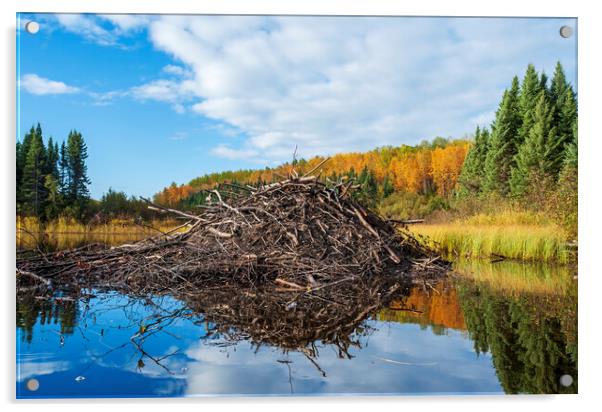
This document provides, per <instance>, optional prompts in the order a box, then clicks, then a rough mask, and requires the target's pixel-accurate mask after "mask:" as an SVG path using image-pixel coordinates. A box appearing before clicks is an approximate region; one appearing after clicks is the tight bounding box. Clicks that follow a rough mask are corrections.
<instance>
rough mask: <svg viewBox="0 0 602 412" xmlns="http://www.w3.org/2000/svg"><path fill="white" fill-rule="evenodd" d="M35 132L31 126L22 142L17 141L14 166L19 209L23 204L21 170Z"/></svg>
mask: <svg viewBox="0 0 602 412" xmlns="http://www.w3.org/2000/svg"><path fill="white" fill-rule="evenodd" d="M35 134H36V130H35V128H34V127H33V126H31V129H30V130H29V132H28V133H25V136H24V137H23V141H22V142H17V158H16V166H17V171H16V175H17V208H18V209H21V206H22V204H23V171H24V169H25V162H26V160H27V153H29V148H30V147H31V141H32V140H33V137H34V136H35Z"/></svg>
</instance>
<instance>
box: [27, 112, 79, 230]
mask: <svg viewBox="0 0 602 412" xmlns="http://www.w3.org/2000/svg"><path fill="white" fill-rule="evenodd" d="M87 158H88V149H87V147H86V143H85V141H84V138H83V136H82V134H81V133H79V132H78V131H76V130H72V131H70V132H69V135H68V136H67V139H66V141H63V142H62V143H61V145H60V146H59V144H58V142H56V141H54V140H53V138H52V137H49V138H48V141H47V142H46V143H44V137H43V135H42V127H41V126H40V124H39V123H38V125H37V126H36V127H33V126H32V127H31V129H30V130H29V132H27V133H26V134H25V136H24V137H23V140H21V141H17V144H16V178H17V182H16V194H17V213H18V214H20V215H24V216H35V217H38V218H39V219H41V220H50V219H54V218H56V217H57V216H58V215H59V214H67V215H71V216H74V217H78V218H79V217H81V216H82V214H83V213H84V212H85V210H86V207H87V205H88V202H89V200H90V192H89V190H88V186H89V185H90V179H89V178H88V168H87V166H86V159H87Z"/></svg>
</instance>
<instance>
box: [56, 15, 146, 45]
mask: <svg viewBox="0 0 602 412" xmlns="http://www.w3.org/2000/svg"><path fill="white" fill-rule="evenodd" d="M54 16H55V18H56V21H57V22H58V24H59V25H60V26H61V27H62V28H63V29H64V30H66V31H69V32H72V33H75V34H78V35H80V36H82V37H84V38H86V39H87V40H89V41H92V42H94V43H97V44H100V45H102V46H121V45H120V44H119V42H118V41H119V38H120V36H123V35H127V34H129V33H131V32H135V31H138V30H141V29H143V28H144V27H146V26H147V25H148V23H149V22H150V21H151V20H152V18H151V17H150V16H145V15H136V14H99V15H95V14H55V15H54Z"/></svg>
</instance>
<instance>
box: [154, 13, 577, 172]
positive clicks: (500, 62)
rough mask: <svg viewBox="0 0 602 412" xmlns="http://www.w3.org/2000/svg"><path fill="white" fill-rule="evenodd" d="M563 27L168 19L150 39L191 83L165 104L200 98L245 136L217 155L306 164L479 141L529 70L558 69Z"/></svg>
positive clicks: (206, 111) (200, 106)
mask: <svg viewBox="0 0 602 412" xmlns="http://www.w3.org/2000/svg"><path fill="white" fill-rule="evenodd" d="M557 24H558V21H551V22H550V21H545V20H543V21H538V20H524V21H522V20H521V21H517V20H504V19H490V20H482V19H462V20H459V19H413V18H340V17H339V18H313V17H240V16H238V17H237V16H227V17H219V16H164V17H161V18H159V19H157V20H154V21H152V22H150V24H149V29H148V30H149V36H150V39H151V41H152V42H153V44H154V46H155V47H156V48H158V49H160V50H162V51H164V52H166V53H168V54H170V55H172V56H173V57H174V58H175V59H176V60H177V61H179V62H181V64H184V65H185V66H186V67H187V69H189V70H190V71H191V72H192V76H193V77H192V79H187V80H185V81H184V82H182V84H183V83H186V84H187V86H186V87H183V88H179V87H178V86H177V84H176V83H177V82H174V81H161V82H162V83H161V84H163V85H167V84H169V87H167V89H166V90H164V91H162V92H161V93H160V95H161V96H169V98H163V99H162V100H165V101H168V102H171V103H173V102H174V101H178V102H180V103H182V102H183V97H184V98H185V99H190V98H191V97H190V96H191V95H192V96H194V98H195V99H196V100H197V102H196V103H194V104H192V106H191V108H192V110H193V111H194V112H197V113H199V114H202V115H204V116H206V117H209V118H211V119H215V120H217V121H219V122H221V123H223V124H227V125H230V126H232V127H234V128H236V129H238V130H241V131H242V132H244V133H245V134H246V135H247V136H248V139H247V140H246V142H245V144H244V145H243V147H245V149H243V150H233V149H230V148H228V147H226V146H223V145H222V146H218V147H217V148H216V149H215V150H214V152H213V153H214V154H216V155H220V156H223V157H229V158H243V157H247V156H261V157H265V158H268V159H270V160H273V159H288V158H289V157H290V154H291V153H292V151H293V149H294V147H295V145H297V146H298V147H299V149H300V152H301V155H303V156H310V155H313V154H318V153H321V154H325V153H330V152H336V151H343V150H366V149H369V148H372V147H374V146H378V145H385V144H401V143H415V142H417V141H419V140H422V139H425V138H432V137H435V136H437V135H440V136H462V135H464V134H465V133H467V132H471V131H472V129H473V128H474V126H475V124H474V121H478V122H483V121H487V119H486V117H487V116H488V113H491V111H492V110H494V109H495V107H496V105H497V102H498V100H499V98H500V89H503V88H504V87H507V85H508V83H509V81H510V79H511V77H512V76H513V75H515V74H520V73H522V72H523V71H524V69H525V67H526V65H527V64H528V63H529V62H533V63H535V64H536V65H537V66H538V68H546V71H548V72H551V70H552V68H553V64H554V63H555V61H556V60H557V59H561V57H562V56H566V55H567V53H569V54H570V53H571V52H572V49H571V48H570V47H569V48H568V49H567V46H566V44H567V43H564V44H562V43H558V42H562V39H561V38H560V37H559V36H556V32H557V27H556V26H557ZM548 32H549V33H554V34H550V35H549V36H547V35H545V33H548ZM556 51H557V52H556ZM563 53H564V54H563ZM569 62H570V61H569ZM167 71H171V69H169V70H167ZM163 82H171V83H163ZM182 93H184V94H182ZM178 96H179V97H178ZM157 100H159V99H157ZM475 113H477V114H481V115H476V116H475Z"/></svg>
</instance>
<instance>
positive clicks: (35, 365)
mask: <svg viewBox="0 0 602 412" xmlns="http://www.w3.org/2000/svg"><path fill="white" fill-rule="evenodd" d="M70 367H71V362H69V361H50V362H22V363H18V364H17V382H23V381H25V380H27V379H29V378H35V377H38V376H42V375H52V374H53V373H56V372H63V371H66V370H69V368H70Z"/></svg>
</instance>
